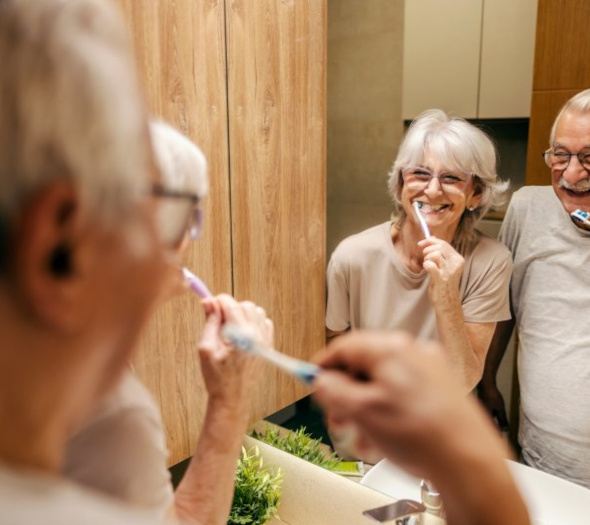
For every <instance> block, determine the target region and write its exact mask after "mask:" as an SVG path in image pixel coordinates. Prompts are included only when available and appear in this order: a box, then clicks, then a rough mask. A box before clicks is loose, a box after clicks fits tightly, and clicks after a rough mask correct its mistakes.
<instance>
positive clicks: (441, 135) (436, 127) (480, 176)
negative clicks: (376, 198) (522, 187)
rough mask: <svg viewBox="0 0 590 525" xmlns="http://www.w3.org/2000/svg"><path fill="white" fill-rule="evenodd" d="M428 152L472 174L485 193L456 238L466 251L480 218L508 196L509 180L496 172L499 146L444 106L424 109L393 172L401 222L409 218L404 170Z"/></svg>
mask: <svg viewBox="0 0 590 525" xmlns="http://www.w3.org/2000/svg"><path fill="white" fill-rule="evenodd" d="M427 154H430V155H433V156H435V157H436V158H437V159H438V160H439V161H440V162H441V163H442V164H443V165H444V166H445V167H446V168H448V169H451V170H457V171H459V172H461V173H469V174H471V175H472V176H473V184H474V189H475V191H476V193H477V194H478V195H481V201H480V203H479V206H478V207H477V208H475V209H474V210H473V211H470V210H465V212H464V213H463V216H462V217H461V220H460V222H459V226H458V228H457V231H456V233H455V238H454V239H453V246H454V247H455V249H457V250H458V251H459V252H460V253H462V254H466V253H468V252H469V251H471V250H472V249H473V247H474V246H475V244H476V243H477V239H478V235H477V232H476V231H475V226H476V224H477V222H478V221H479V220H480V219H481V218H482V217H483V216H484V215H485V214H486V212H487V211H488V210H490V209H491V208H496V207H498V206H501V205H502V204H503V202H504V200H505V198H504V196H505V193H506V190H507V188H508V182H504V181H502V180H500V179H499V178H498V174H497V173H496V149H495V147H494V144H493V143H492V141H491V140H490V138H489V137H488V136H487V135H486V134H485V133H484V132H483V131H481V130H480V129H478V128H477V127H475V126H474V125H472V124H470V123H469V122H467V121H466V120H465V119H463V118H460V117H450V116H448V115H447V114H446V113H445V112H444V111H442V110H440V109H430V110H427V111H425V112H423V113H421V114H420V115H419V116H418V117H417V118H416V119H415V120H414V121H413V122H412V124H411V125H410V128H409V129H408V132H407V133H406V136H405V137H404V140H403V141H402V143H401V145H400V148H399V152H398V154H397V158H396V159H395V162H394V164H393V168H392V169H391V171H390V173H389V179H388V189H389V194H390V196H391V198H392V200H393V205H394V212H393V216H394V219H395V220H396V221H397V224H398V225H401V224H402V223H403V221H404V220H405V219H406V214H405V212H404V210H403V208H402V206H401V202H400V196H401V189H402V185H403V179H402V176H401V175H402V171H403V170H404V169H406V168H410V167H414V166H418V165H420V164H421V163H422V162H424V158H425V156H426V155H427Z"/></svg>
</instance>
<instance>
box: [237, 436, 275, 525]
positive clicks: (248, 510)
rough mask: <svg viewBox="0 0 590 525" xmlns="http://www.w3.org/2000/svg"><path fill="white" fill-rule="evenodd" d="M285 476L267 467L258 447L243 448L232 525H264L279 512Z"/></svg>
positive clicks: (239, 462)
mask: <svg viewBox="0 0 590 525" xmlns="http://www.w3.org/2000/svg"><path fill="white" fill-rule="evenodd" d="M282 480H283V475H282V472H281V470H280V469H278V468H277V469H276V470H271V469H269V468H267V467H265V466H264V464H263V460H262V457H261V456H260V451H259V449H258V447H253V448H251V449H250V450H249V451H247V450H246V449H245V448H242V454H241V456H240V459H239V460H238V468H237V472H236V482H235V489H234V499H233V501H232V508H231V512H230V515H229V520H228V522H227V523H228V525H263V524H264V523H267V522H268V521H269V520H270V519H271V518H273V517H274V516H275V515H276V514H277V509H278V505H279V501H280V498H281V483H282Z"/></svg>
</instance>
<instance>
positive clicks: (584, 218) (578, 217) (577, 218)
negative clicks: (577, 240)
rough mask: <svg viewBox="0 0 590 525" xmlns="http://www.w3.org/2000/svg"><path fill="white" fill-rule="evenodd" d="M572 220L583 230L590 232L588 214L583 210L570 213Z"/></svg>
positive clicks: (589, 217)
mask: <svg viewBox="0 0 590 525" xmlns="http://www.w3.org/2000/svg"><path fill="white" fill-rule="evenodd" d="M570 217H571V218H572V220H573V221H574V222H575V223H576V224H577V225H578V226H579V227H580V228H583V229H585V230H590V213H588V212H587V211H584V210H575V211H573V212H572V213H570Z"/></svg>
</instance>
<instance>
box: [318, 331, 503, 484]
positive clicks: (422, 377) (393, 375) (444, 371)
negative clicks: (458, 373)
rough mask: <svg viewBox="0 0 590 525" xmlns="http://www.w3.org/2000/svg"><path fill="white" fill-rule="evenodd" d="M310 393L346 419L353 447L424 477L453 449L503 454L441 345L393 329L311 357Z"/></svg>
mask: <svg viewBox="0 0 590 525" xmlns="http://www.w3.org/2000/svg"><path fill="white" fill-rule="evenodd" d="M319 364H320V366H322V367H324V368H325V369H326V370H325V371H324V372H322V373H321V374H320V375H319V376H318V378H317V380H316V386H317V391H316V394H315V395H316V397H317V400H318V402H319V403H320V405H322V406H323V407H324V409H325V410H326V413H327V415H328V417H329V419H330V421H332V422H336V423H337V425H339V426H341V427H342V426H347V425H354V426H355V427H356V431H357V433H358V436H359V439H358V442H357V447H358V448H361V449H362V450H364V451H372V450H378V451H380V452H381V454H382V455H383V456H385V457H388V458H389V459H391V460H392V461H395V462H396V463H397V464H399V465H400V466H402V467H404V468H406V469H407V470H408V471H410V472H412V473H413V474H414V475H416V476H421V477H426V478H427V477H429V476H430V475H431V474H432V469H433V468H436V466H437V465H439V466H440V465H446V467H445V468H448V462H449V460H452V457H453V455H456V454H457V450H459V449H461V450H465V449H469V447H470V446H474V447H480V448H481V447H483V448H482V449H483V450H486V448H485V447H488V450H489V451H490V453H493V452H494V451H495V452H496V453H498V450H499V449H501V452H500V453H499V454H507V451H505V450H504V449H503V445H502V443H501V441H500V440H498V439H497V436H496V435H495V432H493V427H492V425H491V423H490V422H489V420H488V419H487V417H486V416H485V414H484V413H483V411H481V409H480V408H479V407H477V404H476V403H475V402H474V401H473V400H472V399H468V398H466V397H465V395H464V393H463V392H462V390H461V389H460V388H459V385H457V383H456V381H455V380H454V378H453V376H452V374H451V373H450V372H449V370H448V368H447V365H446V360H445V357H444V354H443V352H442V349H441V347H440V346H439V345H438V344H435V343H424V342H419V341H416V340H414V339H413V338H412V337H410V336H408V335H405V334H401V333H378V332H362V331H356V332H354V333H352V334H350V335H345V336H342V337H339V338H338V339H336V340H335V341H334V343H332V344H331V345H330V347H329V348H328V350H327V351H326V352H325V353H324V354H323V355H322V356H321V357H320V358H319Z"/></svg>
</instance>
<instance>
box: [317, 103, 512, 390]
mask: <svg viewBox="0 0 590 525" xmlns="http://www.w3.org/2000/svg"><path fill="white" fill-rule="evenodd" d="M506 186H507V184H506V183H504V182H502V181H500V180H499V179H498V176H497V173H496V153H495V148H494V146H493V144H492V142H491V140H490V139H489V138H488V137H487V136H486V134H485V133H483V132H482V131H481V130H479V129H478V128H476V127H475V126H473V125H471V124H470V123H468V122H467V121H465V120H464V119H461V118H450V117H449V116H447V115H446V114H445V113H444V112H443V111H441V110H429V111H426V112H424V113H422V114H421V115H420V116H419V117H418V118H417V119H416V120H415V121H414V122H413V123H412V124H411V126H410V128H409V130H408V132H407V134H406V136H405V138H404V140H403V142H402V144H401V146H400V149H399V153H398V156H397V158H396V160H395V163H394V165H393V169H392V170H391V173H390V175H389V184H388V187H389V192H390V195H391V197H392V199H393V204H394V214H393V216H392V220H391V221H388V222H385V223H383V224H380V225H378V226H374V227H372V228H369V229H368V230H365V231H363V232H361V233H358V234H356V235H353V236H351V237H348V238H347V239H345V240H344V241H342V242H341V243H340V244H339V245H338V247H337V248H336V250H335V251H334V253H333V254H332V257H331V259H330V263H329V265H328V304H327V313H326V328H327V335H328V337H333V336H335V335H338V334H340V333H343V332H345V331H347V330H349V329H360V328H373V329H387V330H393V329H403V330H406V331H408V332H410V333H411V334H413V335H415V336H418V337H420V338H427V339H438V340H440V341H441V342H442V343H443V346H444V348H445V349H446V352H447V355H448V360H449V363H450V365H451V366H452V368H453V369H454V370H455V371H456V373H457V377H458V378H459V380H460V381H461V382H462V383H463V384H464V387H465V390H466V391H469V390H471V389H472V388H473V387H474V386H475V385H476V384H477V382H478V381H479V379H480V378H481V374H482V371H483V366H484V363H485V356H486V353H487V350H488V347H489V345H490V342H491V339H492V336H493V334H494V329H495V326H496V323H498V322H499V321H503V320H506V319H509V318H510V309H509V300H508V286H509V281H510V274H511V258H510V254H509V252H508V250H507V249H506V248H505V247H504V246H503V245H502V244H500V243H499V242H497V241H495V240H493V239H491V238H489V237H486V236H485V235H483V234H481V233H480V232H478V231H477V230H476V229H475V227H476V225H477V222H478V221H479V219H481V217H483V216H484V215H485V213H486V212H487V211H488V210H489V209H490V208H492V207H494V206H497V205H498V204H499V203H500V201H501V198H502V196H503V193H504V191H505V189H506ZM416 208H420V211H417V210H416ZM418 214H420V215H421V216H422V217H421V218H420V217H418ZM421 219H422V220H423V221H425V224H426V226H427V228H424V226H421V224H420V223H421ZM427 230H429V232H428V231H427ZM427 233H430V235H429V236H427Z"/></svg>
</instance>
